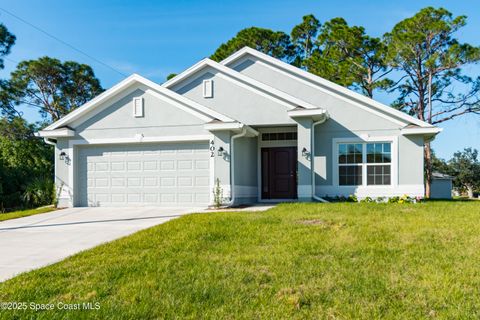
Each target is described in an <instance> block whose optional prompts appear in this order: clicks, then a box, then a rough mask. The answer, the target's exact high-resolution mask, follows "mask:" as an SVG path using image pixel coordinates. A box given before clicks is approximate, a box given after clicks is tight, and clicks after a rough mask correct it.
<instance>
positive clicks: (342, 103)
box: [233, 58, 423, 192]
mask: <svg viewBox="0 0 480 320" xmlns="http://www.w3.org/2000/svg"><path fill="white" fill-rule="evenodd" d="M236 63H238V64H236V65H234V66H233V68H234V69H235V70H237V71H239V72H241V73H243V74H245V75H247V76H249V77H252V78H254V79H256V80H258V81H260V82H263V83H265V84H267V85H270V86H272V87H275V88H277V89H280V90H282V91H284V92H286V93H288V94H290V95H292V96H295V97H297V98H300V99H302V100H304V101H307V102H309V103H311V104H313V105H315V106H318V107H320V108H323V109H325V110H327V111H328V113H329V115H330V119H328V120H327V121H326V122H325V123H323V124H321V125H318V126H317V127H316V130H315V171H316V184H317V192H322V190H323V191H325V190H328V192H331V190H332V188H323V189H322V186H331V185H332V176H333V175H334V174H336V168H333V166H332V161H333V156H334V155H333V153H332V152H333V151H332V150H333V147H332V143H333V139H335V138H352V139H359V138H361V137H366V136H367V137H369V139H374V137H375V136H377V137H386V136H389V137H390V136H394V137H397V139H398V154H399V155H398V173H397V175H398V184H399V186H404V188H403V189H401V188H398V190H399V191H398V192H401V190H409V189H408V188H410V186H415V190H417V191H418V192H420V191H419V190H422V189H423V136H403V135H401V134H400V129H401V128H402V127H403V126H405V124H399V123H397V122H393V121H390V120H388V118H387V119H386V118H385V117H384V116H382V113H380V114H374V113H372V112H369V111H367V110H366V109H365V108H367V107H365V106H363V107H362V106H359V105H355V104H353V103H352V102H349V101H348V100H346V99H345V97H342V96H341V95H337V96H335V95H333V94H330V93H329V92H328V91H326V90H324V89H322V88H319V87H318V86H317V85H315V84H313V83H311V82H310V83H309V82H307V81H306V80H305V79H299V78H297V77H295V76H289V75H287V74H286V73H285V72H283V71H282V72H280V71H278V70H276V69H275V68H271V67H268V66H266V65H265V64H262V63H255V58H245V59H244V61H243V62H242V61H239V62H236ZM300 143H301V142H299V149H301V147H300ZM299 170H300V169H299ZM305 181H306V180H305ZM351 191H352V190H346V191H345V192H351Z"/></svg>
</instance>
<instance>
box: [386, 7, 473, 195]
mask: <svg viewBox="0 0 480 320" xmlns="http://www.w3.org/2000/svg"><path fill="white" fill-rule="evenodd" d="M465 24H466V17H465V16H458V17H453V16H452V14H451V13H450V12H448V11H447V10H445V9H443V8H439V9H435V8H432V7H427V8H424V9H422V10H420V11H419V12H418V13H417V14H415V15H414V16H413V17H411V18H408V19H405V20H403V21H401V22H399V23H397V24H396V25H395V26H394V28H393V30H392V31H391V32H390V33H388V34H386V35H385V39H386V43H387V46H388V53H387V59H388V63H389V64H390V65H391V66H392V67H393V68H395V69H396V70H398V71H399V72H400V73H401V74H402V76H401V78H400V79H399V81H398V85H397V86H395V87H394V89H396V90H398V91H399V93H400V96H399V98H398V99H397V101H395V103H394V106H395V107H396V108H397V109H399V110H402V111H405V112H407V113H409V114H410V115H413V116H416V117H417V118H418V119H420V120H423V121H426V122H428V123H430V124H438V123H441V122H444V121H448V120H451V119H453V118H456V117H459V116H461V115H464V114H467V113H477V114H480V105H479V103H478V98H477V95H478V93H479V91H480V78H477V79H472V78H470V77H468V76H466V75H464V74H463V73H462V67H463V66H465V65H467V64H470V63H475V62H478V61H479V60H480V48H478V47H474V46H472V45H469V44H466V43H460V42H459V41H458V39H456V38H455V37H454V34H455V33H456V32H457V31H458V30H459V29H460V28H462V27H463V26H465ZM458 88H462V89H464V91H463V92H461V93H458ZM456 92H457V93H456ZM431 161H432V152H431V147H430V142H426V143H425V164H426V189H425V193H426V196H427V197H429V196H430V183H431V178H432V163H431Z"/></svg>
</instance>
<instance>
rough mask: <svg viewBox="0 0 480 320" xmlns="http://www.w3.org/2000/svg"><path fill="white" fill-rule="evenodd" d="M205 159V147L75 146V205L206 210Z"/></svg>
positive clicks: (201, 144) (204, 145)
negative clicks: (194, 208)
mask: <svg viewBox="0 0 480 320" xmlns="http://www.w3.org/2000/svg"><path fill="white" fill-rule="evenodd" d="M100 149H102V150H100ZM209 156H210V154H209V152H208V144H207V143H195V144H191V143H179V144H148V145H147V144H139V145H114V146H98V147H88V146H86V147H83V146H82V147H79V149H78V168H79V171H78V180H77V181H78V184H79V185H78V190H79V192H78V194H77V204H78V205H80V206H87V205H88V206H129V205H132V206H139V205H140V206H141V205H156V206H175V205H193V204H195V205H207V204H208V203H209V200H210V199H209V198H210V191H209V190H210V185H209V182H210V171H209V169H210V168H209V164H210V161H209Z"/></svg>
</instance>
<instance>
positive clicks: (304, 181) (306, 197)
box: [297, 118, 313, 201]
mask: <svg viewBox="0 0 480 320" xmlns="http://www.w3.org/2000/svg"><path fill="white" fill-rule="evenodd" d="M297 122H298V125H297V153H298V154H297V159H298V184H297V195H298V200H299V201H312V172H311V159H310V156H311V153H310V151H311V150H310V147H311V133H312V123H313V120H312V119H311V118H299V119H297ZM304 148H305V149H306V152H304V151H303V149H304Z"/></svg>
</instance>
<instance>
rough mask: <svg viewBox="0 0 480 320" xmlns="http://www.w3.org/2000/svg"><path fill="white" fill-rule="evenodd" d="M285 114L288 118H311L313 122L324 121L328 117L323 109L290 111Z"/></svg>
mask: <svg viewBox="0 0 480 320" xmlns="http://www.w3.org/2000/svg"><path fill="white" fill-rule="evenodd" d="M287 114H288V116H289V117H290V118H306V117H311V118H312V119H313V120H315V121H325V120H327V119H328V118H329V117H330V116H329V114H328V112H327V111H326V110H323V109H305V110H290V111H287Z"/></svg>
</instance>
